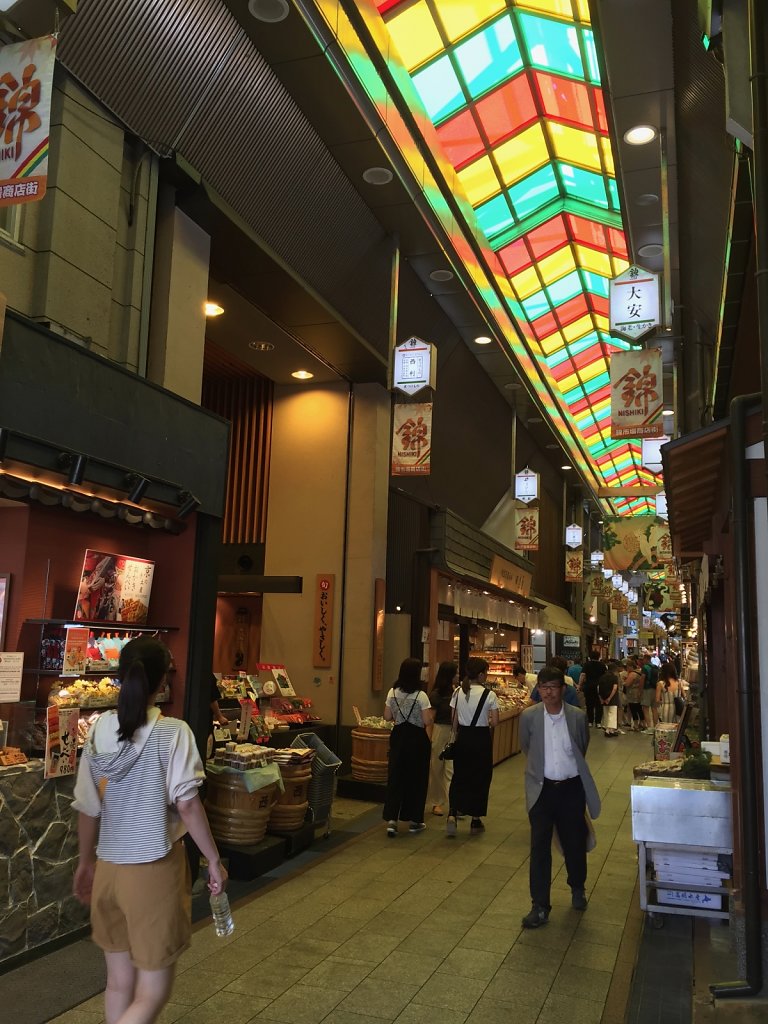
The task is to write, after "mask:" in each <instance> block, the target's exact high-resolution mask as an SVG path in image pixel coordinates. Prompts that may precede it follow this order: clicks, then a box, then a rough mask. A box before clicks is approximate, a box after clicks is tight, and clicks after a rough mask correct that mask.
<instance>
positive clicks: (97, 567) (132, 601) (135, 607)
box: [75, 548, 155, 626]
mask: <svg viewBox="0 0 768 1024" xmlns="http://www.w3.org/2000/svg"><path fill="white" fill-rule="evenodd" d="M154 572H155V563H154V562H150V561H148V560H147V559H146V558H134V557H133V555H116V554H112V553H111V552H108V551H96V550H94V549H93V548H87V549H86V552H85V558H84V559H83V569H82V572H81V573H80V586H79V587H78V591H77V604H76V605H75V620H76V621H77V622H124V623H131V624H132V625H134V626H143V625H145V623H146V621H147V615H148V614H149V596H150V594H151V593H152V578H153V576H154Z"/></svg>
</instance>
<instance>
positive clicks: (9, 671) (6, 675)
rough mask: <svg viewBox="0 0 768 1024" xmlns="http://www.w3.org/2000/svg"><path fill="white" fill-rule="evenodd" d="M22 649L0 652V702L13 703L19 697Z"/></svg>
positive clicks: (22, 659)
mask: <svg viewBox="0 0 768 1024" xmlns="http://www.w3.org/2000/svg"><path fill="white" fill-rule="evenodd" d="M23 670H24V653H23V651H19V652H16V651H11V652H6V653H4V654H0V702H8V703H13V702H15V701H17V700H19V699H20V697H21V675H22V672H23Z"/></svg>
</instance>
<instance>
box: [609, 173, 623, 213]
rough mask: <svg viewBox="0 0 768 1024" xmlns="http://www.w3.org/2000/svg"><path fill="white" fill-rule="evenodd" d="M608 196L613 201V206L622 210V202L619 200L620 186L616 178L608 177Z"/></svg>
mask: <svg viewBox="0 0 768 1024" xmlns="http://www.w3.org/2000/svg"><path fill="white" fill-rule="evenodd" d="M608 197H609V199H610V201H611V206H612V207H613V209H614V210H618V211H619V212H621V203H620V202H619V186H618V185H617V184H616V179H615V178H608Z"/></svg>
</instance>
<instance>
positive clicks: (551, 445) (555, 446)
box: [544, 441, 560, 452]
mask: <svg viewBox="0 0 768 1024" xmlns="http://www.w3.org/2000/svg"><path fill="white" fill-rule="evenodd" d="M544 447H545V448H549V450H550V451H552V452H554V451H557V450H558V449H559V448H560V445H559V444H555V443H554V441H550V443H549V444H546V445H544Z"/></svg>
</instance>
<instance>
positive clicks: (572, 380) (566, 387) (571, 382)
mask: <svg viewBox="0 0 768 1024" xmlns="http://www.w3.org/2000/svg"><path fill="white" fill-rule="evenodd" d="M580 385H581V381H580V380H579V378H578V375H577V374H575V373H571V374H569V375H568V376H567V377H563V379H562V380H559V381H558V382H557V386H558V387H559V388H560V390H561V392H562V393H563V394H565V393H566V391H570V390H571V389H572V388H577V387H579V386H580Z"/></svg>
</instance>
